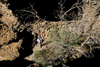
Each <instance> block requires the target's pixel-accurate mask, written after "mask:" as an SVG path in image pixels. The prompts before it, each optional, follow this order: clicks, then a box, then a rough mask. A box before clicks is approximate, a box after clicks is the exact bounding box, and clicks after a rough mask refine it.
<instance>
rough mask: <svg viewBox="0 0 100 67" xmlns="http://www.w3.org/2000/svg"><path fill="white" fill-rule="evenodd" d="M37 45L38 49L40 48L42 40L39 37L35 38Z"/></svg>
mask: <svg viewBox="0 0 100 67" xmlns="http://www.w3.org/2000/svg"><path fill="white" fill-rule="evenodd" d="M37 43H38V45H39V47H40V48H41V44H42V38H41V37H40V36H38V38H37Z"/></svg>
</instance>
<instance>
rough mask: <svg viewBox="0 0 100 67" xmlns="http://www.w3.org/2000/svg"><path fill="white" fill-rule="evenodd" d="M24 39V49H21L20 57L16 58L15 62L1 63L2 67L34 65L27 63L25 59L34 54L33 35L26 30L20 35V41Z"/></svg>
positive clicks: (30, 62)
mask: <svg viewBox="0 0 100 67" xmlns="http://www.w3.org/2000/svg"><path fill="white" fill-rule="evenodd" d="M21 38H23V43H22V45H21V46H22V47H23V48H24V49H20V50H19V53H20V56H19V57H18V58H16V59H15V60H14V61H1V62H0V66H2V67H6V66H7V67H20V66H21V67H26V66H29V65H30V64H33V62H32V61H27V60H25V59H24V58H25V57H26V56H29V55H31V54H32V53H33V51H32V48H33V47H31V46H32V43H33V35H32V34H31V33H29V32H27V30H26V29H25V30H24V31H23V32H22V33H18V39H17V40H19V39H21ZM17 40H16V41H17Z"/></svg>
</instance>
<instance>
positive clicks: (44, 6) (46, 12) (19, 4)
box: [8, 0, 77, 21]
mask: <svg viewBox="0 0 100 67" xmlns="http://www.w3.org/2000/svg"><path fill="white" fill-rule="evenodd" d="M58 2H59V0H55V1H52V0H21V1H20V0H8V3H10V6H9V9H11V10H12V11H13V13H14V14H17V13H16V12H15V11H16V10H21V9H23V8H28V7H29V6H30V5H29V3H30V4H33V3H35V5H34V9H35V10H36V11H37V12H38V15H39V16H40V17H41V18H42V19H43V18H45V16H46V18H45V19H46V20H48V21H59V19H57V18H55V16H54V14H53V13H54V11H55V10H58ZM76 2H77V0H66V2H65V4H64V7H65V9H64V11H66V10H68V9H69V8H70V7H71V6H72V5H73V4H74V3H76ZM24 14H25V13H24ZM22 20H23V19H20V21H22ZM28 21H29V19H28Z"/></svg>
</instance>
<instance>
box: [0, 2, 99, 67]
mask: <svg viewBox="0 0 100 67" xmlns="http://www.w3.org/2000/svg"><path fill="white" fill-rule="evenodd" d="M99 4H100V2H99V1H98V0H96V1H94V0H83V5H82V11H83V14H82V18H81V20H76V21H75V20H74V21H64V22H63V23H62V27H63V28H64V27H65V26H66V27H68V29H69V30H70V31H72V32H76V33H78V34H79V33H82V36H84V37H85V38H86V39H87V37H88V36H90V35H91V36H94V38H90V40H91V39H92V40H93V41H94V42H93V43H94V44H95V45H93V47H92V48H93V49H98V48H99V47H98V46H100V38H99V37H100V29H99V28H100V14H99V13H100V5H99ZM66 24H67V25H66ZM28 26H30V27H29V28H28ZM55 26H57V28H59V29H60V28H61V23H60V21H58V22H55V21H52V22H50V21H39V20H37V21H35V22H34V24H32V23H26V24H25V25H24V24H20V22H18V19H17V17H15V16H14V15H13V13H12V11H11V10H10V9H8V4H3V3H1V2H0V61H14V60H16V59H18V61H20V60H21V59H24V60H28V61H32V62H31V64H30V65H29V64H28V65H27V67H31V66H34V67H39V64H37V63H33V62H35V61H36V60H35V61H34V53H35V52H36V51H42V50H46V49H48V47H49V46H51V45H52V43H51V44H48V43H47V41H48V40H49V39H50V36H49V35H48V33H50V31H52V30H53V29H55ZM30 31H31V32H30ZM38 35H40V36H41V37H42V38H43V40H44V41H43V43H42V48H39V46H38V45H37V44H36V39H37V36H38ZM95 37H96V38H95ZM96 40H98V41H99V42H98V43H97V42H96ZM32 45H33V46H32ZM76 49H77V51H78V52H77V53H75V54H73V55H72V56H69V59H70V60H73V59H78V58H81V57H82V56H83V55H82V53H81V52H80V50H81V51H83V52H88V51H91V50H90V49H87V48H84V47H81V46H79V47H77V48H76ZM14 62H15V61H14ZM36 62H39V61H36ZM48 67H49V66H48Z"/></svg>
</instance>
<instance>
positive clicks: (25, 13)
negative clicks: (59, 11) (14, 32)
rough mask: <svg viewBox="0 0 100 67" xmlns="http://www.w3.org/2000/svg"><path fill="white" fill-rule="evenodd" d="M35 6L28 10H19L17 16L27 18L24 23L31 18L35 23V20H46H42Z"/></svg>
mask: <svg viewBox="0 0 100 67" xmlns="http://www.w3.org/2000/svg"><path fill="white" fill-rule="evenodd" d="M33 5H34V4H30V7H28V8H27V9H25V8H24V9H21V10H19V11H18V10H17V14H20V18H23V17H25V20H24V22H25V21H26V20H27V19H30V18H33V21H35V19H38V20H44V19H42V18H40V16H39V15H38V12H37V11H36V10H35V9H34V7H33Z"/></svg>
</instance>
